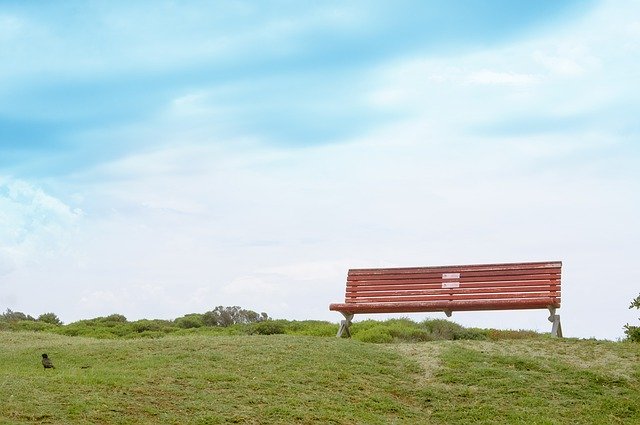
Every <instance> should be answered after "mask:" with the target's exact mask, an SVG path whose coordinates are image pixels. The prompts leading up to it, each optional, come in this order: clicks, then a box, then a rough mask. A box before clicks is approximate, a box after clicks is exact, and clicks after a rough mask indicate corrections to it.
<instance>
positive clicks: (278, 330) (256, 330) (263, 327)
mask: <svg viewBox="0 0 640 425" xmlns="http://www.w3.org/2000/svg"><path fill="white" fill-rule="evenodd" d="M248 333H249V334H250V335H276V334H283V333H285V321H282V320H266V321H264V322H258V323H254V324H252V325H251V326H250V327H249V328H248Z"/></svg>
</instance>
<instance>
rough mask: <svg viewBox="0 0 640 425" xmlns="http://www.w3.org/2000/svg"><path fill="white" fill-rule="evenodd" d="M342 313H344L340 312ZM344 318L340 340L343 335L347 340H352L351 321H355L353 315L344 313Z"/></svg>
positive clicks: (340, 329)
mask: <svg viewBox="0 0 640 425" xmlns="http://www.w3.org/2000/svg"><path fill="white" fill-rule="evenodd" d="M340 313H342V312H340ZM342 315H343V316H344V320H343V321H341V322H340V328H339V329H338V335H336V336H337V337H338V338H341V337H342V334H345V335H346V336H347V338H351V331H350V330H349V325H351V319H353V314H351V313H342Z"/></svg>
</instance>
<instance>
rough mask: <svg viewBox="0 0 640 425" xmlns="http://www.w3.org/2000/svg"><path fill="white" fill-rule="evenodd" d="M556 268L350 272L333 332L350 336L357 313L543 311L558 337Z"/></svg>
mask: <svg viewBox="0 0 640 425" xmlns="http://www.w3.org/2000/svg"><path fill="white" fill-rule="evenodd" d="M561 269H562V262H560V261H554V262H538V263H512V264H484V265H469V266H442V267H410V268H390V269H351V270H349V273H348V275H347V290H346V295H345V302H344V303H335V304H331V305H329V310H331V311H339V312H340V313H342V315H343V316H344V318H345V320H343V321H342V322H341V324H340V329H339V330H338V335H337V336H338V337H340V336H342V334H343V333H344V334H346V335H347V336H351V333H350V332H349V325H350V324H351V320H352V319H353V316H354V314H358V313H415V312H434V311H442V312H444V313H445V314H446V315H447V316H448V317H450V316H451V313H452V312H453V311H477V310H522V309H549V313H550V316H549V321H550V322H551V323H553V326H552V330H551V333H552V334H553V335H555V336H558V337H562V327H561V325H560V315H558V314H556V309H557V308H560V272H561Z"/></svg>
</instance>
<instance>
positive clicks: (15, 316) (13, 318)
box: [0, 308, 36, 322]
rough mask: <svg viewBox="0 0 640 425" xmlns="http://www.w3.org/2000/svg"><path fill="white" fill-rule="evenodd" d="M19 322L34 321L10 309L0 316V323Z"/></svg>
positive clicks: (26, 315)
mask: <svg viewBox="0 0 640 425" xmlns="http://www.w3.org/2000/svg"><path fill="white" fill-rule="evenodd" d="M20 320H30V321H35V320H36V319H34V318H33V317H31V316H29V315H28V314H24V313H22V312H20V311H13V310H11V309H10V308H8V309H7V311H5V312H4V313H2V314H0V321H3V322H18V321H20Z"/></svg>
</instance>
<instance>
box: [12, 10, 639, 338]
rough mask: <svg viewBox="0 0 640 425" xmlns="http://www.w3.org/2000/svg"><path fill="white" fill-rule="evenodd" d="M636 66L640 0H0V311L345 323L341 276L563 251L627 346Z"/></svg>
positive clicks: (581, 332)
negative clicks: (229, 314)
mask: <svg viewBox="0 0 640 425" xmlns="http://www.w3.org/2000/svg"><path fill="white" fill-rule="evenodd" d="M638 57H640V1H638V0H622V1H617V0H616V1H613V0H611V1H555V0H549V1H530V2H512V1H507V0H502V1H499V0H492V1H475V0H462V1H459V2H450V1H445V0H433V1H394V2H382V1H349V2H344V1H335V2H333V1H325V2H316V1H308V2H300V1H265V2H251V1H220V2H174V1H136V2H125V1H94V2H84V1H69V2H63V3H60V2H22V1H2V2H0V309H1V310H3V311H4V310H6V309H7V308H10V309H12V310H14V311H22V312H25V313H27V314H31V315H33V316H37V315H39V314H42V313H45V312H54V313H56V314H57V315H58V317H60V319H61V320H63V321H64V322H66V323H69V322H73V321H76V320H80V319H86V318H92V317H97V316H103V315H108V314H112V313H119V314H124V315H125V316H126V317H127V318H129V319H130V320H136V319H141V318H167V319H171V318H176V317H179V316H182V315H184V314H188V313H193V312H200V313H203V312H205V311H208V310H212V309H213V308H214V307H215V306H218V305H239V306H242V307H243V308H249V309H252V310H255V311H258V312H262V311H264V312H267V313H268V314H269V315H270V316H271V317H274V318H285V319H300V320H302V319H318V320H330V321H334V322H337V321H339V320H340V319H341V318H342V316H340V315H339V314H338V313H335V312H330V311H329V310H328V306H329V304H330V303H331V302H341V301H342V300H343V299H344V289H345V280H346V274H347V270H348V269H349V268H357V267H404V266H437V265H450V264H479V263H503V262H526V261H547V260H553V261H556V260H560V261H563V272H562V273H563V275H562V288H563V289H562V307H561V309H560V310H559V314H560V315H561V318H562V326H563V330H564V333H565V335H566V336H573V337H583V338H589V337H596V338H606V339H612V340H616V339H619V338H621V337H623V336H624V333H623V332H624V329H623V326H624V325H625V324H626V323H631V324H637V320H638V312H637V311H633V310H629V309H628V307H629V304H630V302H631V300H632V299H633V298H635V297H636V296H637V295H638V294H639V293H640V267H639V266H638V259H639V255H638V254H639V251H638V243H639V242H640V224H639V221H638V217H640V190H639V189H640V120H638V111H639V110H640V84H639V83H638V80H639V79H640V60H638ZM547 316H548V312H547V311H542V310H532V311H507V312H465V313H454V314H453V317H452V320H454V321H456V322H458V323H460V324H463V325H465V326H477V327H493V328H500V329H535V330H539V331H549V330H550V326H551V325H550V323H549V322H548V321H547ZM386 317H391V316H387V315H372V316H364V315H363V316H356V320H359V319H365V318H376V319H384V318H386ZM392 317H410V318H412V319H414V320H424V319H426V318H444V314H442V313H424V314H398V315H394V316H392Z"/></svg>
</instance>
